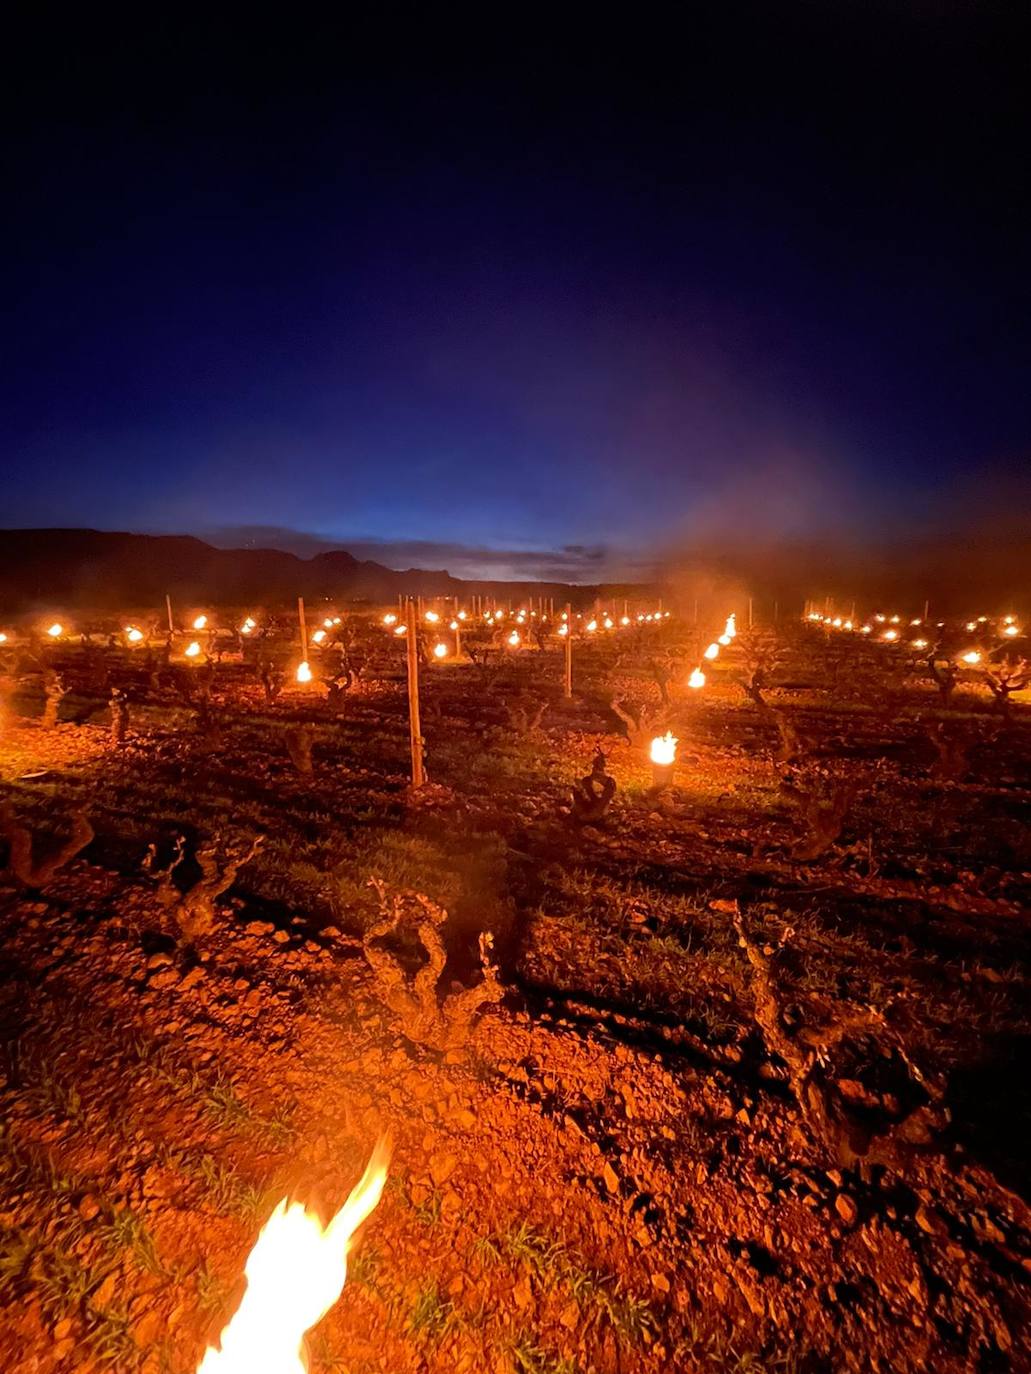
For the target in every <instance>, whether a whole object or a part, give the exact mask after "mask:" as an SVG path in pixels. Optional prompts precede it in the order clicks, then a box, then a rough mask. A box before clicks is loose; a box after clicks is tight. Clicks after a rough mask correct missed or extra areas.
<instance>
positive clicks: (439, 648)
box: [433, 644, 447, 658]
mask: <svg viewBox="0 0 1031 1374" xmlns="http://www.w3.org/2000/svg"><path fill="white" fill-rule="evenodd" d="M433 657H434V658H447V645H446V644H434V646H433Z"/></svg>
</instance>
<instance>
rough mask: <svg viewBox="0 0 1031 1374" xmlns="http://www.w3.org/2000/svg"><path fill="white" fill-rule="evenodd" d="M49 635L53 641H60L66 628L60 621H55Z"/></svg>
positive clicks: (48, 632)
mask: <svg viewBox="0 0 1031 1374" xmlns="http://www.w3.org/2000/svg"><path fill="white" fill-rule="evenodd" d="M47 634H48V635H49V636H50V638H51V639H60V638H61V636H62V635H63V634H64V626H63V625H62V624H61V623H60V622H59V621H56V620H55V621H54V623H53V625H51V626H50V629H49V630H47Z"/></svg>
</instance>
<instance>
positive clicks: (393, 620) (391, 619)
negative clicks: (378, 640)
mask: <svg viewBox="0 0 1031 1374" xmlns="http://www.w3.org/2000/svg"><path fill="white" fill-rule="evenodd" d="M383 624H384V625H396V624H397V616H396V615H395V614H394V613H393V611H388V612H387V613H386V615H385V616H384V617H383Z"/></svg>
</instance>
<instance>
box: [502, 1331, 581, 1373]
mask: <svg viewBox="0 0 1031 1374" xmlns="http://www.w3.org/2000/svg"><path fill="white" fill-rule="evenodd" d="M510 1354H511V1356H512V1363H513V1364H514V1365H515V1367H516V1370H517V1371H518V1374H582V1371H581V1367H580V1366H579V1365H578V1364H577V1362H576V1361H575V1360H573V1359H570V1358H569V1357H568V1356H554V1355H549V1354H548V1353H547V1351H545V1350H542V1349H541V1347H540V1346H539V1345H535V1344H534V1342H533V1341H531V1340H530V1339H529V1337H523V1338H522V1339H521V1340H519V1341H517V1342H516V1343H515V1344H514V1345H513V1346H511V1347H510Z"/></svg>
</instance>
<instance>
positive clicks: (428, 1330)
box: [408, 1279, 456, 1338]
mask: <svg viewBox="0 0 1031 1374" xmlns="http://www.w3.org/2000/svg"><path fill="white" fill-rule="evenodd" d="M455 1319H456V1318H455V1308H454V1304H453V1303H452V1302H451V1301H450V1300H449V1299H448V1298H445V1297H444V1296H443V1295H442V1293H441V1291H440V1288H439V1286H438V1285H437V1282H436V1280H435V1279H430V1280H428V1281H427V1282H426V1283H424V1284H423V1285H422V1286H421V1287H420V1289H419V1291H418V1292H417V1293H416V1295H415V1301H414V1302H413V1303H412V1307H411V1311H410V1312H409V1314H408V1330H409V1331H410V1332H411V1333H412V1335H417V1334H419V1333H421V1334H422V1335H424V1336H426V1337H427V1338H431V1337H439V1336H442V1335H443V1334H444V1332H445V1331H447V1330H449V1329H450V1327H451V1326H452V1325H453V1324H454V1322H455Z"/></svg>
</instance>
